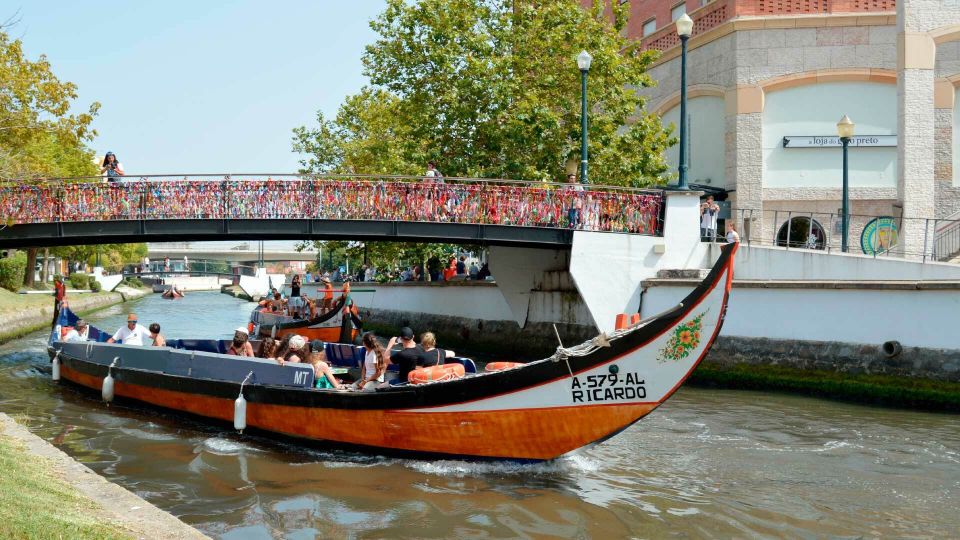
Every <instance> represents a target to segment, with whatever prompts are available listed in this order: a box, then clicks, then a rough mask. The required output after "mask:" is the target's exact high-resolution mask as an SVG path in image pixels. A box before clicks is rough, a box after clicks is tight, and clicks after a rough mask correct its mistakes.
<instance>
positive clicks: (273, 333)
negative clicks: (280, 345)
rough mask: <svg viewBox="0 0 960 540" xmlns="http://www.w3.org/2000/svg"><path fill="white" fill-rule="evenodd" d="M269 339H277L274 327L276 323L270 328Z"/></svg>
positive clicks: (275, 327)
mask: <svg viewBox="0 0 960 540" xmlns="http://www.w3.org/2000/svg"><path fill="white" fill-rule="evenodd" d="M270 338H271V339H277V325H276V323H274V325H273V326H271V327H270Z"/></svg>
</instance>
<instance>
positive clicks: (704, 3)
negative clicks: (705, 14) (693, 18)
mask: <svg viewBox="0 0 960 540" xmlns="http://www.w3.org/2000/svg"><path fill="white" fill-rule="evenodd" d="M710 2H713V0H700V7H703V6H705V5H707V4H709V3H710Z"/></svg>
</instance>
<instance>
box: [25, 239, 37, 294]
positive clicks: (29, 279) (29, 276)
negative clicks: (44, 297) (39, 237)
mask: <svg viewBox="0 0 960 540" xmlns="http://www.w3.org/2000/svg"><path fill="white" fill-rule="evenodd" d="M36 272H37V248H27V269H26V271H24V273H23V285H24V286H25V287H33V280H34V275H36Z"/></svg>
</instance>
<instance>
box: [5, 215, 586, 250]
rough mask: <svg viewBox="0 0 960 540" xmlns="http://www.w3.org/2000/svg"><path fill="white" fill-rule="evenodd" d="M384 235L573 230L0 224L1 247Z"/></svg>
mask: <svg viewBox="0 0 960 540" xmlns="http://www.w3.org/2000/svg"><path fill="white" fill-rule="evenodd" d="M233 239H236V240H385V241H405V242H451V243H476V244H485V245H505V246H527V247H544V248H549V247H568V246H570V245H571V244H572V242H573V231H572V230H570V229H557V228H545V227H521V226H510V225H481V224H462V223H436V222H406V221H360V220H322V219H230V220H211V219H183V220H161V219H158V220H149V219H148V220H118V221H78V222H59V223H31V224H24V225H13V226H8V227H5V228H3V229H0V248H17V247H28V246H29V247H46V246H60V245H71V244H111V243H124V242H168V241H184V240H197V241H202V240H233Z"/></svg>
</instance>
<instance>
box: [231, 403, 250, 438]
mask: <svg viewBox="0 0 960 540" xmlns="http://www.w3.org/2000/svg"><path fill="white" fill-rule="evenodd" d="M246 428H247V400H245V399H243V394H240V396H239V397H238V398H237V399H236V401H234V402H233V429H235V430H237V431H239V432H240V433H243V430H244V429H246Z"/></svg>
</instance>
